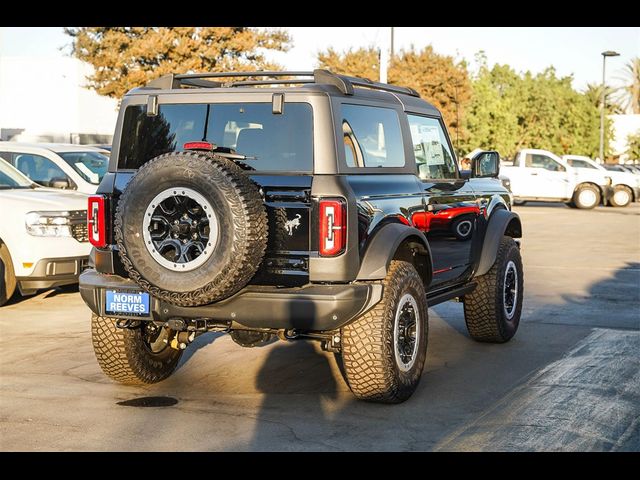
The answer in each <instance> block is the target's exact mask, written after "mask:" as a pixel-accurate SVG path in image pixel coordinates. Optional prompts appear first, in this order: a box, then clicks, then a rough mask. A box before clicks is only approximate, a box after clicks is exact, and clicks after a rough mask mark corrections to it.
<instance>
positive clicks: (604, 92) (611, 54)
mask: <svg viewBox="0 0 640 480" xmlns="http://www.w3.org/2000/svg"><path fill="white" fill-rule="evenodd" d="M618 55H620V54H619V53H618V52H614V51H613V50H607V51H606V52H602V94H601V97H602V100H601V102H600V161H601V162H602V163H605V161H604V111H605V106H606V102H607V86H606V80H605V76H604V69H605V65H606V61H607V57H617V56H618Z"/></svg>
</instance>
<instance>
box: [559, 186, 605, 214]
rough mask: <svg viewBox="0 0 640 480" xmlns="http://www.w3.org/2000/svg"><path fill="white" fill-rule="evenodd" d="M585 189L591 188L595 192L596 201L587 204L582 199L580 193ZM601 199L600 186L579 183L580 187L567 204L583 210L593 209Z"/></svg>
mask: <svg viewBox="0 0 640 480" xmlns="http://www.w3.org/2000/svg"><path fill="white" fill-rule="evenodd" d="M585 190H591V191H592V192H593V193H594V194H595V196H596V201H595V202H594V203H592V204H586V203H583V202H582V201H581V200H580V194H581V193H582V192H584V191H585ZM600 199H601V196H600V190H599V189H598V187H596V186H595V185H591V184H589V183H586V184H583V185H579V186H578V188H576V191H575V192H573V197H572V198H571V201H570V202H569V203H567V205H569V206H570V207H573V208H579V209H581V210H591V209H592V208H595V207H597V206H598V205H599V204H600Z"/></svg>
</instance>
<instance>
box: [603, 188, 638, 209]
mask: <svg viewBox="0 0 640 480" xmlns="http://www.w3.org/2000/svg"><path fill="white" fill-rule="evenodd" d="M632 199H633V194H632V193H631V190H630V189H629V187H626V186H624V185H617V186H616V187H615V188H614V189H613V195H612V197H611V199H610V200H609V203H610V204H611V206H612V207H626V206H627V205H629V204H630V203H631V200H632Z"/></svg>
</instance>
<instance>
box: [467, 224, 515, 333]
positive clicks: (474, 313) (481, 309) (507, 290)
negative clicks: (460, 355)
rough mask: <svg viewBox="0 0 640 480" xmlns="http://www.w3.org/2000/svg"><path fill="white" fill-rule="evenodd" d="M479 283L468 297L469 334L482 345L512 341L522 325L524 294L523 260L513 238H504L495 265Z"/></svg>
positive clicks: (479, 279) (482, 276) (480, 278)
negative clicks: (521, 315) (483, 343)
mask: <svg viewBox="0 0 640 480" xmlns="http://www.w3.org/2000/svg"><path fill="white" fill-rule="evenodd" d="M475 280H476V282H477V284H478V285H477V286H476V288H475V290H473V291H472V292H471V293H468V294H467V295H465V296H464V319H465V322H466V323H467V330H468V331H469V335H471V338H473V339H474V340H477V341H479V342H490V343H504V342H507V341H509V340H511V338H512V337H513V336H514V335H515V333H516V331H517V330H518V325H519V324H520V314H521V312H522V298H523V293H524V274H523V271H522V258H521V257H520V249H519V248H518V245H517V244H516V242H515V240H514V239H513V238H511V237H507V236H503V237H502V240H501V241H500V246H499V248H498V255H497V257H496V261H495V263H494V264H493V266H492V267H491V269H490V270H489V271H488V272H487V273H485V274H484V275H481V276H479V277H477V278H476V279H475Z"/></svg>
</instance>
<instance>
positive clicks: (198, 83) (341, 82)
mask: <svg viewBox="0 0 640 480" xmlns="http://www.w3.org/2000/svg"><path fill="white" fill-rule="evenodd" d="M255 77H266V79H265V80H253V79H250V80H238V81H228V80H227V81H217V80H215V79H217V78H223V79H228V78H255ZM282 77H288V78H282ZM301 77H302V78H301ZM304 77H307V78H304ZM308 83H315V84H327V85H333V86H335V87H337V88H338V90H340V91H341V92H342V93H343V94H345V95H353V93H354V90H353V87H354V86H355V87H364V88H371V89H373V90H382V91H385V92H392V93H402V94H405V95H411V96H413V97H419V96H420V94H419V93H418V92H416V91H415V90H414V89H413V88H409V87H400V86H395V85H388V84H386V83H379V82H374V81H371V80H369V79H368V78H359V77H350V76H347V75H338V74H335V73H333V72H330V71H329V70H322V69H316V70H313V71H308V72H307V71H296V72H273V71H264V70H260V71H256V72H210V73H183V74H173V73H172V74H169V75H164V76H162V77H160V78H157V79H155V80H152V81H151V82H149V83H148V84H147V85H146V86H145V87H144V88H159V89H163V90H172V89H179V88H181V87H182V86H185V87H197V88H222V87H243V86H255V85H300V84H308Z"/></svg>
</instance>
